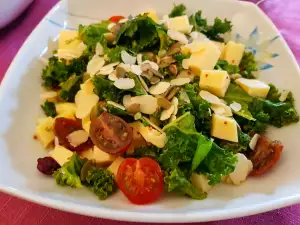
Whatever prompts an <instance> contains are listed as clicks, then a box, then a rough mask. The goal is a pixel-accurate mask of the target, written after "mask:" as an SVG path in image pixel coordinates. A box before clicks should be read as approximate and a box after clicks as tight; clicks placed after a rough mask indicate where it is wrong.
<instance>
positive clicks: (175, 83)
mask: <svg viewBox="0 0 300 225" xmlns="http://www.w3.org/2000/svg"><path fill="white" fill-rule="evenodd" d="M190 82H191V79H190V78H176V79H173V80H171V81H170V83H171V85H172V86H182V85H185V84H188V83H190Z"/></svg>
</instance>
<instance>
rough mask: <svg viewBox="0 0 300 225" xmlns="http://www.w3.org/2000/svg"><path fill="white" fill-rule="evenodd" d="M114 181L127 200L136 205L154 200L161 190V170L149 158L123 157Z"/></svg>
mask: <svg viewBox="0 0 300 225" xmlns="http://www.w3.org/2000/svg"><path fill="white" fill-rule="evenodd" d="M116 182H117V184H118V186H119V188H120V189H121V190H122V192H123V193H124V195H125V196H126V197H127V198H128V200H129V201H131V202H132V203H134V204H138V205H144V204H148V203H150V202H153V201H155V200H156V199H158V198H159V196H160V195H161V193H162V191H163V173H162V170H161V168H160V166H159V165H158V163H157V162H156V161H154V160H153V159H151V158H141V159H134V158H127V159H125V160H124V161H123V162H122V163H121V165H120V167H119V169H118V173H117V178H116Z"/></svg>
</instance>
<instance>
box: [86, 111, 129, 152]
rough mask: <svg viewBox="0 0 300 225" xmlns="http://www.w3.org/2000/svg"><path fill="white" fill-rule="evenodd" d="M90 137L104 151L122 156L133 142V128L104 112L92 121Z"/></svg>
mask: <svg viewBox="0 0 300 225" xmlns="http://www.w3.org/2000/svg"><path fill="white" fill-rule="evenodd" d="M90 137H91V139H92V141H93V143H94V145H96V146H97V147H98V148H99V149H101V150H102V151H105V152H107V153H109V154H121V153H123V152H125V151H126V150H127V149H128V148H129V146H130V144H131V142H132V128H131V127H130V126H129V125H128V124H127V123H126V122H125V121H124V120H123V119H121V118H120V117H118V116H114V115H112V114H110V113H107V112H103V113H102V114H101V115H100V116H99V117H98V118H96V119H94V120H92V121H91V126H90Z"/></svg>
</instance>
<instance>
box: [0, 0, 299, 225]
mask: <svg viewBox="0 0 300 225" xmlns="http://www.w3.org/2000/svg"><path fill="white" fill-rule="evenodd" d="M57 1H58V0H35V2H34V3H33V4H32V5H31V7H30V8H29V9H28V10H26V11H25V12H24V13H23V15H22V16H21V17H19V18H18V19H17V20H16V21H14V22H13V23H12V24H10V25H9V26H8V27H6V28H4V29H2V30H0V59H1V61H0V80H1V79H2V78H3V76H4V74H5V72H6V70H7V68H8V66H9V64H10V63H11V61H12V59H13V57H14V56H15V55H16V53H17V51H18V50H19V48H20V47H21V45H22V44H23V42H24V41H25V39H26V38H27V36H28V35H29V34H30V33H31V31H32V30H33V29H34V27H35V26H36V25H37V24H38V23H39V21H40V20H41V19H42V18H43V16H44V15H45V14H46V13H47V12H48V11H49V10H50V9H51V7H52V6H53V5H54V4H55V3H56V2H57ZM252 1H253V2H257V0H256V1H255V0H252ZM260 7H261V8H262V9H263V10H264V11H265V12H266V14H267V15H268V16H269V17H270V18H271V19H272V20H273V22H274V23H275V24H276V26H277V27H278V29H279V30H280V32H281V33H282V35H283V36H284V38H285V40H286V41H287V42H288V44H289V46H290V47H291V49H292V51H293V53H294V54H295V56H296V58H297V61H298V63H300V0H267V1H265V2H264V3H263V4H261V5H260ZM8 224H9V225H11V224H15V225H36V224H45V225H52V224H56V225H67V224H70V225H81V224H85V225H96V224H106V225H117V224H128V225H130V224H134V223H127V222H116V221H110V220H103V219H97V218H92V217H87V216H80V215H75V214H71V213H66V212H61V211H58V210H55V209H50V208H47V207H44V206H40V205H37V204H33V203H30V202H28V201H25V200H21V199H18V198H16V197H12V196H10V195H7V194H4V193H1V192H0V225H8ZM199 224H203V225H204V224H206V225H231V224H243V225H250V224H263V225H285V224H300V205H295V206H291V207H287V208H284V209H280V210H275V211H272V212H268V213H264V214H260V215H256V216H250V217H244V218H240V219H233V220H225V221H218V222H208V223H199Z"/></svg>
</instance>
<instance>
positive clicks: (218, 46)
mask: <svg viewBox="0 0 300 225" xmlns="http://www.w3.org/2000/svg"><path fill="white" fill-rule="evenodd" d="M211 42H212V43H214V44H215V45H216V46H217V48H218V49H219V50H220V52H221V55H220V59H223V58H224V53H225V52H224V50H225V43H223V42H218V41H211Z"/></svg>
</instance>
